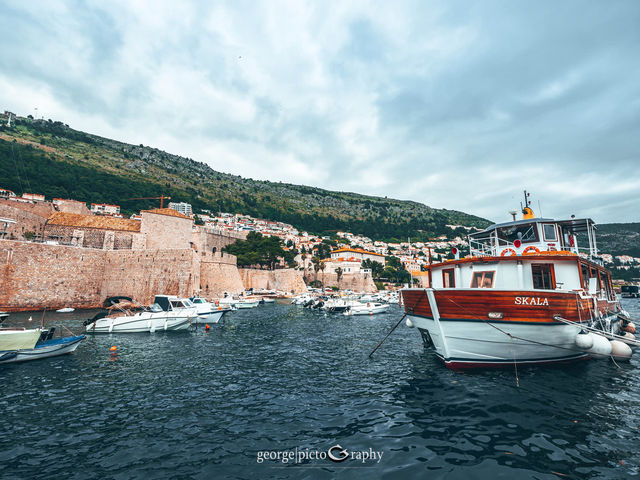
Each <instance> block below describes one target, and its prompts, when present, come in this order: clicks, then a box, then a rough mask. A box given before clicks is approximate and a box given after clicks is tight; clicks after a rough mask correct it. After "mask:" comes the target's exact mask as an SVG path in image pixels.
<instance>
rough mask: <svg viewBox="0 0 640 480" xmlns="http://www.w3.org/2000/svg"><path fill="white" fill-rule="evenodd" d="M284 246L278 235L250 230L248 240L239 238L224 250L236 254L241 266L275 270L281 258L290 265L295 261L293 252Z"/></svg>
mask: <svg viewBox="0 0 640 480" xmlns="http://www.w3.org/2000/svg"><path fill="white" fill-rule="evenodd" d="M282 247H283V244H282V241H281V240H280V239H279V238H278V237H266V236H263V235H261V234H260V233H258V232H250V233H249V235H247V239H246V240H238V241H237V242H235V243H232V244H231V245H227V246H226V247H224V249H223V250H224V251H225V252H227V253H230V254H231V255H235V256H236V257H237V258H238V265H240V266H243V267H248V266H253V265H259V266H260V267H267V268H269V269H271V270H273V269H274V268H276V266H277V265H278V264H280V263H281V260H284V261H285V262H286V263H287V264H288V265H289V266H291V265H292V264H294V263H295V262H294V259H293V257H294V255H293V253H292V252H291V251H287V250H284V248H282Z"/></svg>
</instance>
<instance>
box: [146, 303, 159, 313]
mask: <svg viewBox="0 0 640 480" xmlns="http://www.w3.org/2000/svg"><path fill="white" fill-rule="evenodd" d="M149 310H150V311H152V312H153V313H158V312H161V311H162V307H161V306H160V305H158V304H157V303H154V304H153V305H151V306H150V307H149Z"/></svg>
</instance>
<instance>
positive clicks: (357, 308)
mask: <svg viewBox="0 0 640 480" xmlns="http://www.w3.org/2000/svg"><path fill="white" fill-rule="evenodd" d="M387 310H389V304H388V303H374V302H369V303H362V304H360V305H354V306H351V307H349V308H348V309H347V310H345V311H344V315H375V314H377V313H384V312H386V311H387Z"/></svg>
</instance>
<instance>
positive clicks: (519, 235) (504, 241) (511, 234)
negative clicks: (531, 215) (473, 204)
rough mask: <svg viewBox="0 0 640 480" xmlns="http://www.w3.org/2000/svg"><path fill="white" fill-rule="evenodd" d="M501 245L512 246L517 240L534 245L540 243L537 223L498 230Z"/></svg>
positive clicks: (510, 226)
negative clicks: (533, 243)
mask: <svg viewBox="0 0 640 480" xmlns="http://www.w3.org/2000/svg"><path fill="white" fill-rule="evenodd" d="M496 233H497V234H498V244H499V245H510V244H513V242H515V241H516V240H520V241H521V242H522V243H532V242H537V241H538V232H537V229H536V224H535V223H524V224H521V225H509V226H508V227H502V228H498V229H497V230H496Z"/></svg>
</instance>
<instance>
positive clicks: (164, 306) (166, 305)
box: [151, 295, 193, 312]
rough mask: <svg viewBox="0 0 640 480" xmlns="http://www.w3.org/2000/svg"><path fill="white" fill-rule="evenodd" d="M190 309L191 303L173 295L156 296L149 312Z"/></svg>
mask: <svg viewBox="0 0 640 480" xmlns="http://www.w3.org/2000/svg"><path fill="white" fill-rule="evenodd" d="M191 307H193V305H192V303H191V302H190V301H189V300H187V299H186V298H178V297H176V296H175V295H156V296H155V298H154V299H153V305H152V306H151V311H163V312H170V311H172V310H176V309H179V308H191ZM158 308H160V310H158Z"/></svg>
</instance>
